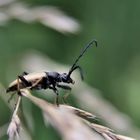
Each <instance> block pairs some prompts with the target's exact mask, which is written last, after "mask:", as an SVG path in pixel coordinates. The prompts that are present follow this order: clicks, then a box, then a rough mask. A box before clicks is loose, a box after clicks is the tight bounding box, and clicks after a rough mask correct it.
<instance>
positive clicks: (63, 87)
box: [57, 84, 71, 90]
mask: <svg viewBox="0 0 140 140" xmlns="http://www.w3.org/2000/svg"><path fill="white" fill-rule="evenodd" d="M57 87H59V88H62V89H66V90H71V87H70V86H67V85H61V84H58V85H57Z"/></svg>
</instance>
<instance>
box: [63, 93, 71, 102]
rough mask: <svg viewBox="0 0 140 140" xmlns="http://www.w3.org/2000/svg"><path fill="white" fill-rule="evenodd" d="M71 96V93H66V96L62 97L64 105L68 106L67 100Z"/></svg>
mask: <svg viewBox="0 0 140 140" xmlns="http://www.w3.org/2000/svg"><path fill="white" fill-rule="evenodd" d="M69 95H70V93H66V94H65V95H64V96H63V97H62V99H63V102H64V104H67V101H66V99H67V97H68V96H69Z"/></svg>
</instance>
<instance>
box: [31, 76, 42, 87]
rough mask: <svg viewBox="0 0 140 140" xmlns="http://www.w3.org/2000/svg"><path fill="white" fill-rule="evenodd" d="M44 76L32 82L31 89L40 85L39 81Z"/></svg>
mask: <svg viewBox="0 0 140 140" xmlns="http://www.w3.org/2000/svg"><path fill="white" fill-rule="evenodd" d="M42 80H43V78H40V79H38V80H37V81H36V82H35V83H34V84H32V86H31V89H32V88H34V87H35V86H37V85H38V83H39V82H41V81H42Z"/></svg>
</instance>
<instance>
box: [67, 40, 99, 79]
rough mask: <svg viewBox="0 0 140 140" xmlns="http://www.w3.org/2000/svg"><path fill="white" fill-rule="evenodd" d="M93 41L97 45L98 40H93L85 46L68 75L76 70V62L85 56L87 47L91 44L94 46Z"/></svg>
mask: <svg viewBox="0 0 140 140" xmlns="http://www.w3.org/2000/svg"><path fill="white" fill-rule="evenodd" d="M93 43H95V46H96V47H97V40H95V39H94V40H92V41H91V42H90V43H89V44H88V45H86V46H85V47H84V49H83V50H82V51H81V53H80V55H79V56H78V57H77V59H76V60H75V62H74V64H73V65H72V67H71V68H70V70H69V73H68V77H70V75H71V73H72V72H73V71H74V70H75V67H76V64H77V62H78V61H79V59H80V58H81V57H82V56H83V54H84V53H85V52H86V51H87V49H88V48H89V47H91V46H93Z"/></svg>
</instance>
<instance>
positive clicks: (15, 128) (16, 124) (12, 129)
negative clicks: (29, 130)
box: [7, 115, 20, 140]
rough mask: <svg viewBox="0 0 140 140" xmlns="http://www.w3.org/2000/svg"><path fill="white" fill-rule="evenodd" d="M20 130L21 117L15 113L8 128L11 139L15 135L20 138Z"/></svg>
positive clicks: (11, 139) (10, 139)
mask: <svg viewBox="0 0 140 140" xmlns="http://www.w3.org/2000/svg"><path fill="white" fill-rule="evenodd" d="M19 131H20V119H19V117H18V115H15V116H13V117H12V120H11V122H10V124H9V127H8V130H7V134H8V136H9V140H13V139H15V137H16V138H18V139H19Z"/></svg>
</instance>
